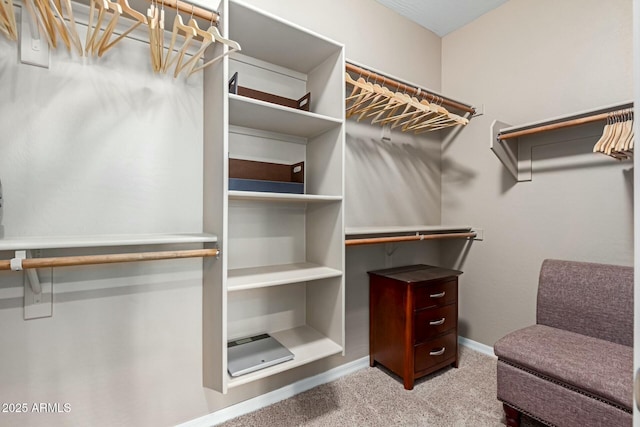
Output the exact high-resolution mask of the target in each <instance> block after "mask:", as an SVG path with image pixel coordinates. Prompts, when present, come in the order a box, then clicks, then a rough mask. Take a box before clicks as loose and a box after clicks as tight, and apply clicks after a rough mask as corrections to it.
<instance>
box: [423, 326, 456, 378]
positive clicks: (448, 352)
mask: <svg viewBox="0 0 640 427" xmlns="http://www.w3.org/2000/svg"><path fill="white" fill-rule="evenodd" d="M457 341H458V336H457V334H456V333H455V332H451V333H450V334H447V335H443V336H441V337H439V338H436V339H434V340H431V341H428V342H426V343H424V344H420V345H417V346H416V347H415V349H414V351H415V363H414V366H415V372H420V371H423V370H426V369H429V368H431V367H433V366H435V365H438V364H440V363H443V362H445V361H447V360H449V359H455V358H456V357H457V352H458V343H457Z"/></svg>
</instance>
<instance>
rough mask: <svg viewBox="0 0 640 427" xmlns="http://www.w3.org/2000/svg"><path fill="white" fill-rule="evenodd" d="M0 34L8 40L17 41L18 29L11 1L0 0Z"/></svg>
mask: <svg viewBox="0 0 640 427" xmlns="http://www.w3.org/2000/svg"><path fill="white" fill-rule="evenodd" d="M0 32H2V34H4V35H5V36H7V38H8V39H9V40H18V27H17V25H16V14H15V12H14V9H13V0H0Z"/></svg>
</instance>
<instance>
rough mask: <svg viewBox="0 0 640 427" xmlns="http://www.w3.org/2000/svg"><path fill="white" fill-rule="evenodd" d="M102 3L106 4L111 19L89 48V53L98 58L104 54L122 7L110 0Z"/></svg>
mask: <svg viewBox="0 0 640 427" xmlns="http://www.w3.org/2000/svg"><path fill="white" fill-rule="evenodd" d="M104 1H105V3H106V4H107V10H108V11H110V12H111V19H109V23H108V24H107V26H106V27H105V29H104V31H102V34H101V35H100V38H98V39H94V43H93V45H92V46H91V53H92V54H93V55H98V56H102V55H101V54H102V53H104V47H105V46H106V45H107V44H108V43H109V39H110V38H111V34H113V30H115V29H116V25H118V20H119V19H120V16H121V15H122V7H121V6H120V5H119V4H118V3H116V2H113V1H111V0H104ZM103 16H104V15H103ZM98 28H99V27H98Z"/></svg>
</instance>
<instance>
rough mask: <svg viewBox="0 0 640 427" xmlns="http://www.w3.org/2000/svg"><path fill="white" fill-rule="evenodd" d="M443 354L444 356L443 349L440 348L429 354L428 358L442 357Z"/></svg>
mask: <svg viewBox="0 0 640 427" xmlns="http://www.w3.org/2000/svg"><path fill="white" fill-rule="evenodd" d="M443 354H444V347H442V348H441V349H440V350H436V351H430V352H429V356H442V355H443Z"/></svg>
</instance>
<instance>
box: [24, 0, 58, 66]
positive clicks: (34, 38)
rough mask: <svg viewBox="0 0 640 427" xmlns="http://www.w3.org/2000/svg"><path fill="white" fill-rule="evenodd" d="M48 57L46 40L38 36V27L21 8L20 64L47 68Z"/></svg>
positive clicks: (48, 51) (40, 35) (42, 36)
mask: <svg viewBox="0 0 640 427" xmlns="http://www.w3.org/2000/svg"><path fill="white" fill-rule="evenodd" d="M50 56H51V55H50V50H49V43H48V42H47V38H46V37H45V36H44V35H42V34H40V30H39V28H38V25H37V24H36V23H35V22H34V21H33V20H32V19H31V15H30V14H29V12H28V11H27V10H26V8H25V7H23V8H22V10H21V11H20V62H22V63H23V64H29V65H35V66H37V67H43V68H49V63H50Z"/></svg>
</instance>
